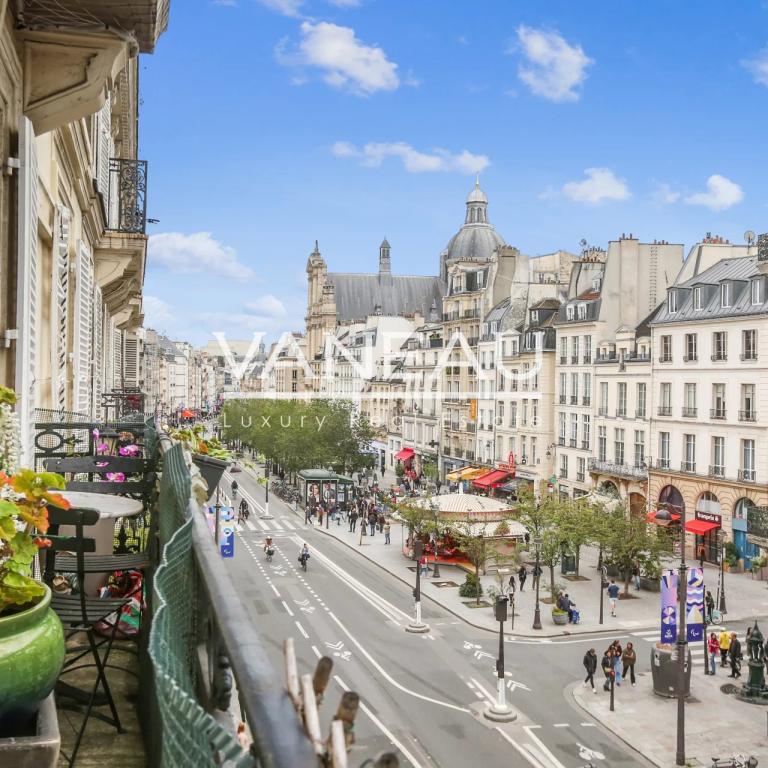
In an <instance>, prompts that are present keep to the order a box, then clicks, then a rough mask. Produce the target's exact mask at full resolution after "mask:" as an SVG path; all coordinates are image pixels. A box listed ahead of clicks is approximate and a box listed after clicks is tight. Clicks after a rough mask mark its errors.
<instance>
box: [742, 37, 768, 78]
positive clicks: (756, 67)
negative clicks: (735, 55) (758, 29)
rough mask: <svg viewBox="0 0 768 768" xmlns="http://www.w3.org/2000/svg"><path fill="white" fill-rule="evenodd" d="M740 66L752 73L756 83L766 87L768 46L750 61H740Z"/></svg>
mask: <svg viewBox="0 0 768 768" xmlns="http://www.w3.org/2000/svg"><path fill="white" fill-rule="evenodd" d="M741 66H742V67H744V68H746V69H748V70H749V71H750V72H751V73H752V78H753V79H754V81H755V82H756V83H759V84H760V85H765V86H766V87H768V46H766V47H765V48H763V49H762V50H761V51H760V53H758V54H757V55H756V56H755V57H754V58H752V59H742V61H741Z"/></svg>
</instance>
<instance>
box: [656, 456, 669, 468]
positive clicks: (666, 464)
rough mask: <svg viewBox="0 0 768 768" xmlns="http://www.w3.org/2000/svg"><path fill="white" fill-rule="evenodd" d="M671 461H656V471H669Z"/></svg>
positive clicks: (662, 459)
mask: <svg viewBox="0 0 768 768" xmlns="http://www.w3.org/2000/svg"><path fill="white" fill-rule="evenodd" d="M669 466H670V464H669V459H668V458H667V459H664V458H661V459H656V469H669Z"/></svg>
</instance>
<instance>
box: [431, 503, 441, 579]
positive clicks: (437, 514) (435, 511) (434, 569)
mask: <svg viewBox="0 0 768 768" xmlns="http://www.w3.org/2000/svg"><path fill="white" fill-rule="evenodd" d="M430 508H431V509H432V514H433V515H434V518H435V557H434V560H435V562H434V564H433V565H432V578H433V579H439V578H440V566H439V565H438V564H437V522H438V520H439V518H440V509H439V508H438V506H437V504H435V502H434V501H431V502H430Z"/></svg>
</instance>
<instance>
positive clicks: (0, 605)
mask: <svg viewBox="0 0 768 768" xmlns="http://www.w3.org/2000/svg"><path fill="white" fill-rule="evenodd" d="M63 488H64V478H63V477H61V475H57V474H54V473H52V472H35V471H33V470H31V469H21V470H19V471H17V472H16V473H14V474H12V475H8V474H6V473H5V472H0V616H2V615H3V614H4V613H6V612H8V611H9V610H12V609H13V607H14V606H21V605H27V604H28V603H32V602H34V601H36V600H39V599H40V598H41V597H42V596H43V595H44V594H45V588H44V586H43V584H42V583H41V582H39V581H36V580H35V579H33V578H32V577H31V575H30V574H31V573H32V561H33V560H34V558H35V555H36V554H37V552H38V550H39V549H41V548H43V547H47V546H49V545H50V541H49V540H48V539H46V538H44V536H45V533H46V532H47V531H48V505H49V504H50V505H53V506H55V507H60V508H62V509H68V508H69V502H67V501H66V500H65V499H64V498H62V497H61V496H60V495H59V494H58V493H56V490H62V489H63Z"/></svg>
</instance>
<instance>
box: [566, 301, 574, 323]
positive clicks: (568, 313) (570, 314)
mask: <svg viewBox="0 0 768 768" xmlns="http://www.w3.org/2000/svg"><path fill="white" fill-rule="evenodd" d="M565 317H566V319H567V320H573V304H569V305H568V306H567V307H566V308H565Z"/></svg>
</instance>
